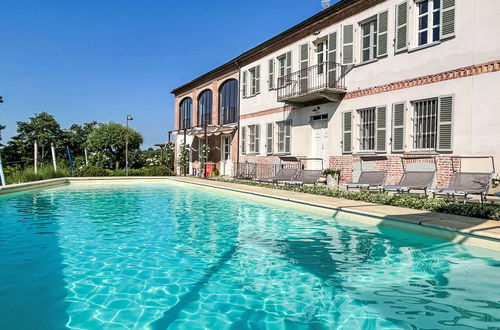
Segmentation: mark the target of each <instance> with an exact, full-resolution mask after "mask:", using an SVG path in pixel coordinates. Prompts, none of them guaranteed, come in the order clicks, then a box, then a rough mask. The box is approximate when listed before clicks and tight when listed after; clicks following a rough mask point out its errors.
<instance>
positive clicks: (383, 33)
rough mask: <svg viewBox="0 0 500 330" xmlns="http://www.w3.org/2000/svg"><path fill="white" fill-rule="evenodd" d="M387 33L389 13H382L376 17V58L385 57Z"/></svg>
mask: <svg viewBox="0 0 500 330" xmlns="http://www.w3.org/2000/svg"><path fill="white" fill-rule="evenodd" d="M388 32H389V12H388V11H387V10H386V11H383V12H381V13H379V14H378V17H377V38H378V39H377V48H378V49H377V56H378V57H383V56H386V55H387V34H388Z"/></svg>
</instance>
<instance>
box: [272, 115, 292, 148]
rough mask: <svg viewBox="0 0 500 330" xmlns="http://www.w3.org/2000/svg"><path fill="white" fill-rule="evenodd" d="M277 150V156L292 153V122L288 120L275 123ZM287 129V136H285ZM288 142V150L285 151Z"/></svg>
mask: <svg viewBox="0 0 500 330" xmlns="http://www.w3.org/2000/svg"><path fill="white" fill-rule="evenodd" d="M276 127H277V129H276V131H277V132H276V136H277V143H276V144H277V149H278V153H279V154H290V153H291V151H292V121H291V120H290V119H287V120H282V121H278V122H276ZM287 127H288V135H287ZM287 140H288V150H287Z"/></svg>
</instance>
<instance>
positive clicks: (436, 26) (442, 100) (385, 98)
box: [174, 0, 500, 186]
mask: <svg viewBox="0 0 500 330" xmlns="http://www.w3.org/2000/svg"><path fill="white" fill-rule="evenodd" d="M499 13H500V1H497V0H407V1H402V0H341V1H339V2H337V3H336V4H334V5H333V6H331V7H329V8H327V9H325V10H323V11H322V12H320V13H318V14H317V15H315V16H313V17H311V18H309V19H307V20H305V21H303V22H301V23H299V24H297V25H296V26H294V27H292V28H290V29H288V30H287V31H284V32H283V33H281V34H279V35H277V36H276V37H274V38H272V39H270V40H268V41H266V42H264V43H263V44H261V45H259V46H257V47H255V48H253V49H251V50H249V51H248V52H246V53H244V54H242V55H240V56H239V57H237V58H236V59H233V60H231V61H230V62H228V63H227V64H226V65H225V66H227V65H229V64H233V65H235V67H236V68H237V69H235V70H238V73H237V72H236V71H234V72H232V73H231V74H232V76H231V77H232V79H238V77H239V81H240V84H239V87H240V92H239V111H238V113H239V125H237V127H239V129H238V133H237V135H239V139H237V138H235V137H234V136H233V138H232V144H231V148H232V149H231V150H232V152H233V153H232V156H231V157H232V158H231V160H233V165H231V166H232V170H233V171H232V175H237V174H238V173H237V171H235V168H238V167H239V166H240V164H257V165H258V164H262V165H266V164H267V165H270V164H271V165H272V164H274V165H276V164H281V162H282V160H283V159H284V157H289V158H300V159H302V160H303V162H304V164H306V165H305V166H306V167H308V168H317V169H320V168H327V167H328V168H332V169H339V170H341V181H343V182H350V181H352V180H356V178H357V176H358V175H359V173H360V171H361V170H370V169H380V170H387V171H388V177H387V183H388V184H393V183H396V182H397V181H398V180H399V178H400V176H401V174H402V172H403V163H404V162H407V163H410V164H411V163H412V161H411V160H408V159H409V158H412V157H413V158H421V157H429V158H428V159H426V160H424V161H418V162H415V164H414V166H424V167H425V166H426V163H434V164H435V165H434V164H429V166H431V165H432V166H436V167H437V182H436V184H437V186H443V185H445V184H447V182H448V181H449V179H450V177H451V175H452V171H453V168H456V167H457V166H462V164H461V163H462V161H461V160H460V159H459V158H454V157H455V156H487V155H488V156H489V155H491V156H494V157H495V158H496V159H497V163H498V161H500V130H499V129H498V128H497V127H500V115H499V114H498V113H497V111H499V110H498V109H500V100H499V99H498V98H497V97H496V95H495V94H496V93H495V92H496V91H497V90H498V87H497V86H499V85H500V25H498V24H496V22H495V19H496V18H497V17H498V14H499ZM219 69H220V68H219ZM216 70H217V69H216ZM201 78H203V77H201ZM203 79H205V78H203ZM203 79H201V80H203ZM213 79H215V80H213V81H212V82H208V81H206V82H204V83H196V81H197V80H195V83H194V84H191V85H189V84H188V87H189V88H180V91H179V89H177V90H174V92H175V95H176V107H177V108H176V116H180V113H181V110H180V109H181V108H182V107H181V102H182V100H183V99H184V98H186V97H190V98H191V99H193V100H196V99H197V98H198V97H199V95H200V92H202V91H203V90H204V89H206V88H208V86H209V84H213V86H212V85H210V86H212V87H211V89H212V93H214V95H215V93H216V92H217V88H219V86H220V85H218V84H219V83H221V82H223V80H224V79H220V78H217V79H216V78H213ZM198 80H200V78H198ZM205 80H206V79H205ZM215 99H218V98H217V97H216V98H214V100H215ZM193 102H194V101H193ZM213 102H215V101H213ZM219 108H220V106H219V105H216V104H215V103H214V104H213V109H219ZM195 112H196V114H194V113H195ZM198 113H199V112H198V110H196V111H195V110H194V107H193V114H194V116H198ZM216 116H217V118H220V110H219V113H218V114H217V115H216ZM193 118H194V117H193ZM213 118H215V117H213ZM177 119H179V118H177ZM177 121H179V120H177ZM177 121H176V122H177ZM181 122H182V120H181V121H179V125H180V126H179V130H178V133H180V132H181V131H182V127H183V126H182V125H181ZM219 124H220V122H219ZM198 126H199V124H198ZM190 132H191V133H192V135H191V136H193V137H196V136H198V134H199V132H198V131H190ZM235 132H236V131H235ZM231 134H234V133H231ZM188 136H189V132H188ZM180 138H182V134H178V135H177V140H176V141H180V140H179V139H180ZM236 140H238V141H237V142H236ZM186 141H188V142H187V143H192V146H193V149H196V145H197V144H196V142H195V141H194V139H193V140H189V139H188V140H186ZM214 143H215V142H214ZM234 152H237V153H238V156H237V157H236V156H234ZM195 154H196V151H193V153H192V160H193V162H192V163H193V164H195V163H196V155H195ZM402 159H404V162H403V161H402ZM416 163H418V164H416ZM464 166H465V165H464ZM481 166H483V165H481ZM489 170H491V168H490V169H489ZM225 173H226V174H228V173H229V172H228V171H226V172H225Z"/></svg>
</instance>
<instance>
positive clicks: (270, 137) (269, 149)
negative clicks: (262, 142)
mask: <svg viewBox="0 0 500 330" xmlns="http://www.w3.org/2000/svg"><path fill="white" fill-rule="evenodd" d="M273 127H274V125H273V123H268V124H267V130H266V153H267V154H268V155H271V154H272V153H273V149H274V148H273V147H274V145H273V144H274V130H273Z"/></svg>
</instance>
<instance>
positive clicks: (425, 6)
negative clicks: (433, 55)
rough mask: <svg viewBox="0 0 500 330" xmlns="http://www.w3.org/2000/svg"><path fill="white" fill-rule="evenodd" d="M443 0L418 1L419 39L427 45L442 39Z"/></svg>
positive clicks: (419, 41) (421, 43)
mask: <svg viewBox="0 0 500 330" xmlns="http://www.w3.org/2000/svg"><path fill="white" fill-rule="evenodd" d="M440 2H441V0H423V1H421V2H418V3H417V12H418V18H417V31H418V34H417V41H418V45H419V46H422V45H426V44H429V43H432V42H436V41H439V40H440V39H441V31H440V29H441V5H440Z"/></svg>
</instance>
